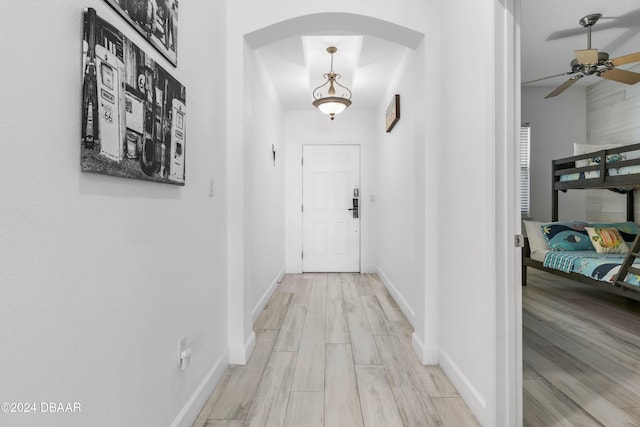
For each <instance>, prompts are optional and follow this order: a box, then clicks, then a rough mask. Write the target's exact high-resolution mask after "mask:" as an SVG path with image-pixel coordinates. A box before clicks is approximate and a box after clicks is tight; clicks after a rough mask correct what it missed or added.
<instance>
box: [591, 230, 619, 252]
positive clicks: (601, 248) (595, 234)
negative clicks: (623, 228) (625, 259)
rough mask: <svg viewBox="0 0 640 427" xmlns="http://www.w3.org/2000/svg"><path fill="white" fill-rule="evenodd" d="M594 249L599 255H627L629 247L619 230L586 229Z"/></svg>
mask: <svg viewBox="0 0 640 427" xmlns="http://www.w3.org/2000/svg"><path fill="white" fill-rule="evenodd" d="M585 228H586V230H587V234H589V239H590V240H591V244H592V245H593V248H594V249H595V250H596V252H598V253H599V254H626V253H627V252H629V247H628V246H627V244H626V243H625V242H624V240H623V239H622V236H621V235H620V232H619V231H618V229H617V228H613V227H612V228H597V227H585Z"/></svg>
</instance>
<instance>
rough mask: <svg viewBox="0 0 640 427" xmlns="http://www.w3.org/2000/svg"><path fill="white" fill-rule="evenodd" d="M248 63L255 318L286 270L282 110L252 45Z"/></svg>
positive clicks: (249, 276)
mask: <svg viewBox="0 0 640 427" xmlns="http://www.w3.org/2000/svg"><path fill="white" fill-rule="evenodd" d="M247 68H248V70H249V73H248V74H250V75H251V77H252V79H251V80H252V82H251V90H250V91H248V92H247V93H245V95H246V96H248V97H251V100H250V102H247V103H246V104H245V105H247V108H245V111H244V112H245V125H246V132H245V135H246V139H245V144H244V145H245V152H244V155H245V162H244V164H245V191H244V197H245V207H246V211H245V288H247V289H248V296H249V298H248V300H249V302H250V306H249V308H250V309H251V314H252V322H251V323H252V324H253V322H255V320H256V318H257V316H258V315H259V314H260V312H261V311H262V308H263V307H264V305H265V304H266V302H267V301H268V299H269V296H270V295H271V293H272V292H273V290H275V285H276V284H277V282H278V281H279V280H280V279H281V278H282V275H283V274H284V237H285V230H284V161H283V160H284V155H283V154H284V111H283V109H282V105H281V103H280V100H279V98H278V95H277V94H276V92H275V89H274V87H273V83H272V82H271V80H270V79H269V77H268V75H267V72H266V70H265V68H264V65H263V63H262V61H261V59H260V57H259V55H258V54H257V53H255V52H254V51H251V52H250V53H249V54H248V60H247ZM272 145H273V147H274V148H275V150H276V161H275V164H274V162H273V154H272V150H271V146H272Z"/></svg>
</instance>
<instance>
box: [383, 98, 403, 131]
mask: <svg viewBox="0 0 640 427" xmlns="http://www.w3.org/2000/svg"><path fill="white" fill-rule="evenodd" d="M398 120H400V95H397V94H396V95H394V97H393V99H392V100H391V103H390V104H389V106H388V107H387V113H386V128H387V132H391V129H393V127H394V126H395V125H396V123H398Z"/></svg>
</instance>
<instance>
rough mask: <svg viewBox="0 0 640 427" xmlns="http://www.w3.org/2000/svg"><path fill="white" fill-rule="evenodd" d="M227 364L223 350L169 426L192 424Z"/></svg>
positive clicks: (188, 426)
mask: <svg viewBox="0 0 640 427" xmlns="http://www.w3.org/2000/svg"><path fill="white" fill-rule="evenodd" d="M228 365H229V355H228V353H227V352H225V353H223V354H222V355H221V356H220V357H219V358H218V360H216V362H215V363H214V364H213V367H212V368H211V369H210V370H209V372H208V373H207V375H206V376H205V377H204V379H203V380H202V382H201V383H200V384H199V385H198V387H197V388H196V390H195V391H194V392H193V394H192V395H191V397H190V398H189V400H187V403H186V404H185V405H184V407H183V408H182V410H181V411H180V413H179V414H178V416H177V417H176V418H175V419H174V420H173V422H172V423H171V427H190V426H191V425H192V424H193V422H194V421H195V420H196V418H197V417H198V414H199V413H200V410H201V409H202V407H203V406H204V404H205V403H206V402H207V399H209V396H211V393H213V389H214V388H215V387H216V385H217V384H218V382H219V381H220V378H222V374H224V371H225V369H227V366H228Z"/></svg>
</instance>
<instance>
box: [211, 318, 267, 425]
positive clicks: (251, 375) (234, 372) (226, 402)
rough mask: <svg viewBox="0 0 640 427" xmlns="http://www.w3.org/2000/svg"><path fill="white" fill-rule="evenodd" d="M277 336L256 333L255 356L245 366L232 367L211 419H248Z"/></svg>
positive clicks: (260, 332)
mask: <svg viewBox="0 0 640 427" xmlns="http://www.w3.org/2000/svg"><path fill="white" fill-rule="evenodd" d="M277 334H278V331H276V330H270V329H269V330H261V331H257V332H256V347H255V349H254V350H253V354H252V355H251V357H250V358H249V361H248V362H247V364H246V365H245V366H234V367H232V369H231V377H230V378H229V382H228V383H227V385H226V387H225V388H224V391H223V392H222V395H221V396H220V399H219V400H218V403H217V404H216V406H215V407H214V408H213V411H212V412H211V415H209V418H210V419H214V420H244V419H246V418H247V414H248V413H249V408H250V407H251V403H252V401H253V397H254V395H255V393H256V390H257V389H258V384H259V382H260V378H261V377H262V372H263V371H264V367H265V366H266V364H267V361H268V360H269V357H270V355H271V349H272V348H273V344H274V343H275V340H276V336H277Z"/></svg>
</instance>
